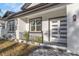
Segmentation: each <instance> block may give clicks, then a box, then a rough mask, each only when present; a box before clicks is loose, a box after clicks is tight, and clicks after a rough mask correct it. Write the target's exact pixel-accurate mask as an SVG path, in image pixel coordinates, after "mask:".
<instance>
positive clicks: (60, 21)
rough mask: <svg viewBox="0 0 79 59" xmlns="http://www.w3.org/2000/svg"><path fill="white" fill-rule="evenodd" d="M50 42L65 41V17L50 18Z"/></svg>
mask: <svg viewBox="0 0 79 59" xmlns="http://www.w3.org/2000/svg"><path fill="white" fill-rule="evenodd" d="M50 42H60V43H66V42H67V20H66V18H57V19H50Z"/></svg>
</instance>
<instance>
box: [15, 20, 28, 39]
mask: <svg viewBox="0 0 79 59" xmlns="http://www.w3.org/2000/svg"><path fill="white" fill-rule="evenodd" d="M17 22H18V23H17V30H16V35H17V39H22V37H23V33H24V32H25V31H27V32H28V31H29V23H26V22H25V21H23V19H21V18H17Z"/></svg>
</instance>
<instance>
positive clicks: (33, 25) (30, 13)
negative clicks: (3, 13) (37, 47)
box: [3, 3, 79, 54]
mask: <svg viewBox="0 0 79 59" xmlns="http://www.w3.org/2000/svg"><path fill="white" fill-rule="evenodd" d="M78 5H79V4H67V3H36V4H33V3H26V4H24V6H23V7H22V11H20V12H18V13H14V14H10V15H9V16H7V17H4V18H3V19H4V20H5V29H6V31H5V35H6V36H7V37H10V38H13V39H17V40H22V39H23V34H24V33H25V32H28V33H29V41H34V39H37V37H40V38H41V39H42V42H41V43H44V44H49V45H54V44H55V43H56V44H61V45H62V46H63V45H64V46H65V47H67V51H70V52H73V53H76V54H79V52H78V51H79V45H78V44H79V40H78V38H79V31H78V29H79V28H78V25H79V22H78V21H79V20H78V15H79V14H78V13H79V11H78V10H79V6H78Z"/></svg>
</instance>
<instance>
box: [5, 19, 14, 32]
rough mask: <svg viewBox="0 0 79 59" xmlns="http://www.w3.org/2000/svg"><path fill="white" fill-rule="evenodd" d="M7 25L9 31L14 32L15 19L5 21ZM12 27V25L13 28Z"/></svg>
mask: <svg viewBox="0 0 79 59" xmlns="http://www.w3.org/2000/svg"><path fill="white" fill-rule="evenodd" d="M13 23H14V26H13ZM7 27H8V32H9V33H14V32H15V20H9V21H8V22H7ZM13 27H14V29H13Z"/></svg>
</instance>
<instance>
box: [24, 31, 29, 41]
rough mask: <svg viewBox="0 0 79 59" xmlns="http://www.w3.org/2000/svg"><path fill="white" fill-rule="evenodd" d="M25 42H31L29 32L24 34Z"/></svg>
mask: <svg viewBox="0 0 79 59" xmlns="http://www.w3.org/2000/svg"><path fill="white" fill-rule="evenodd" d="M23 36H24V40H26V41H29V33H28V32H24V35H23Z"/></svg>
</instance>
